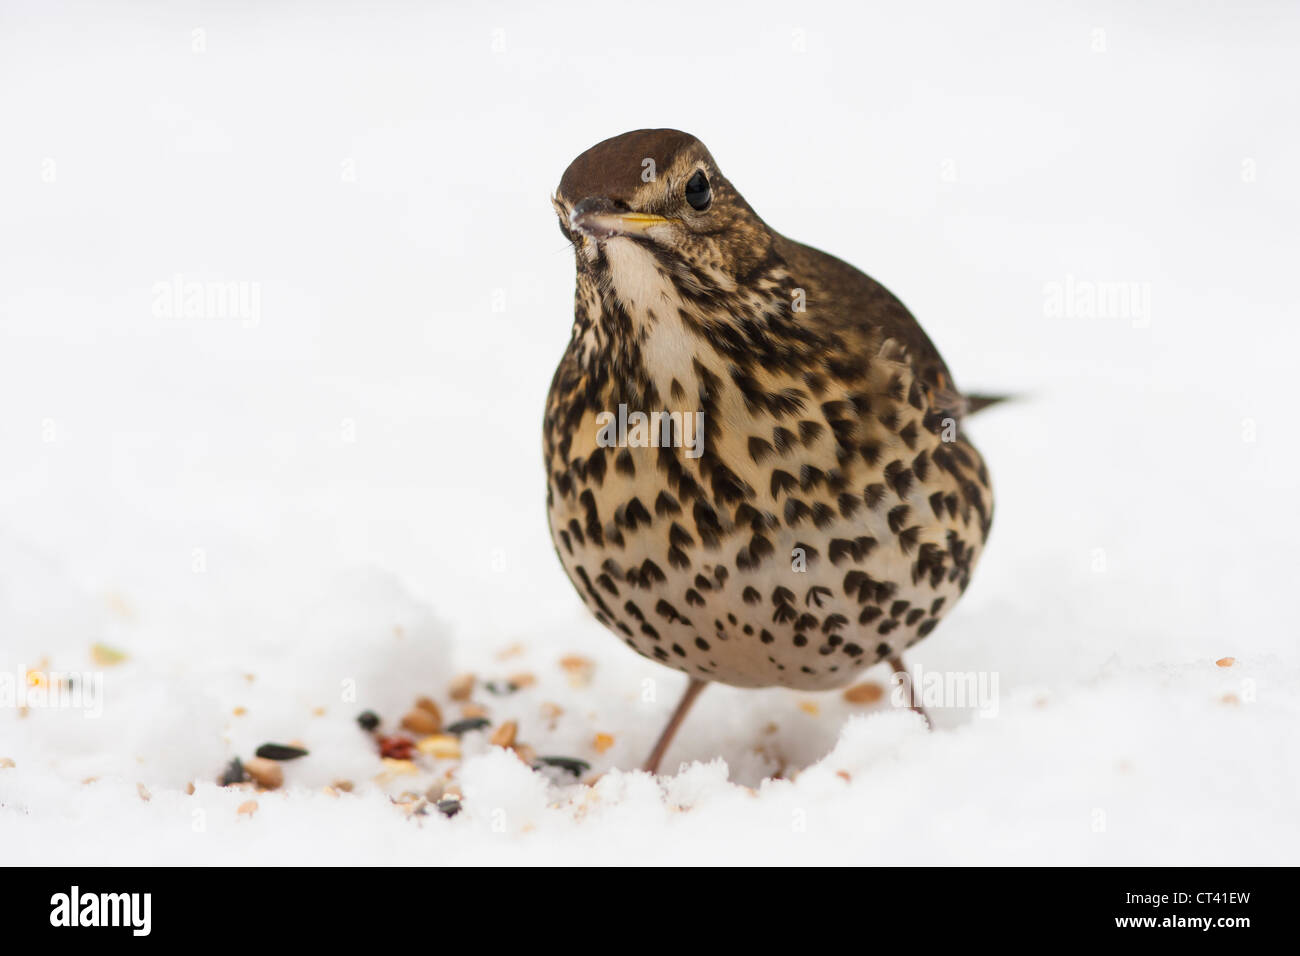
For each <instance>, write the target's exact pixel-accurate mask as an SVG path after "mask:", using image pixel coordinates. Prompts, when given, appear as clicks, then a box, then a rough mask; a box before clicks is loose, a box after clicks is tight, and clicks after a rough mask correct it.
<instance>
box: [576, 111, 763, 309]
mask: <svg viewBox="0 0 1300 956" xmlns="http://www.w3.org/2000/svg"><path fill="white" fill-rule="evenodd" d="M552 202H553V204H554V206H555V211H556V213H557V215H558V216H559V218H560V230H561V231H562V232H563V233H564V235H565V236H566V237H567V238H568V239H569V241H570V242H572V243H573V245H574V247H575V249H576V251H577V260H578V271H579V274H580V275H581V274H583V273H584V272H586V273H587V274H589V275H592V276H593V277H594V278H596V279H598V280H600V279H605V280H608V282H609V284H610V285H612V286H613V287H614V288H615V289H620V288H623V289H637V288H641V287H644V284H645V279H646V275H645V273H647V272H655V271H657V272H658V273H659V274H662V275H665V276H671V277H672V278H673V279H674V280H675V282H677V283H678V284H679V285H681V284H687V285H692V286H694V287H695V289H696V290H697V291H703V290H709V289H718V290H722V291H726V290H729V289H734V288H735V287H736V285H737V284H738V282H739V280H741V279H742V278H744V277H745V276H747V275H749V274H750V273H751V272H752V270H753V269H754V268H756V267H757V266H758V265H759V264H761V263H762V262H764V261H765V260H766V259H767V257H768V256H769V254H770V252H771V249H772V238H773V237H772V233H771V231H770V230H769V229H768V227H767V225H766V224H765V223H764V222H763V221H762V220H761V219H760V218H759V217H758V215H757V214H756V213H755V212H754V210H753V209H751V208H750V206H749V204H748V203H747V202H745V200H744V197H742V196H741V195H740V193H738V192H737V191H736V190H735V188H734V187H733V186H732V185H731V183H730V182H728V181H727V179H726V177H724V176H723V175H722V172H721V171H720V170H719V169H718V166H717V163H715V162H714V160H713V157H712V156H711V155H709V151H708V150H707V149H706V148H705V147H704V144H703V143H701V142H700V141H699V140H697V139H696V138H695V137H694V136H691V135H690V134H689V133H683V132H680V131H679V130H674V129H642V130H635V131H633V132H631V133H624V134H622V135H621V136H615V137H613V138H612V139H607V140H605V141H604V142H601V143H597V144H596V145H595V146H593V147H591V148H590V149H588V150H587V151H586V152H584V153H582V154H581V155H580V156H579V157H578V158H577V159H575V160H574V161H573V162H572V163H570V164H569V168H568V169H566V170H565V171H564V176H563V177H562V178H561V179H560V186H559V189H558V190H557V191H556V194H555V197H554V199H553V200H552Z"/></svg>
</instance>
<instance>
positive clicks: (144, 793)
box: [135, 783, 153, 803]
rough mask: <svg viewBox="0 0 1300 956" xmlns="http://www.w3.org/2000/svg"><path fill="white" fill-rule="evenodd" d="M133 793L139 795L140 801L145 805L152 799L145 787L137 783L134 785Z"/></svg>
mask: <svg viewBox="0 0 1300 956" xmlns="http://www.w3.org/2000/svg"><path fill="white" fill-rule="evenodd" d="M135 792H136V793H138V794H139V795H140V799H141V800H143V801H144V802H145V803H148V802H149V801H150V800H152V799H153V794H151V793H150V792H149V790H148V788H147V787H145V785H144V784H142V783H137V784H136V785H135Z"/></svg>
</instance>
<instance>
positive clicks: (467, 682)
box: [447, 674, 474, 701]
mask: <svg viewBox="0 0 1300 956" xmlns="http://www.w3.org/2000/svg"><path fill="white" fill-rule="evenodd" d="M447 693H448V695H449V696H450V697H451V699H452V700H455V701H462V700H469V698H470V695H471V694H472V693H474V675H473V674H461V675H460V676H459V677H457V678H456V679H455V680H453V681H452V682H451V686H450V687H449V688H448V691H447Z"/></svg>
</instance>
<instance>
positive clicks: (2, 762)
mask: <svg viewBox="0 0 1300 956" xmlns="http://www.w3.org/2000/svg"><path fill="white" fill-rule="evenodd" d="M16 766H18V764H16V763H14V758H13V757H0V770H11V769H13V768H14V767H16Z"/></svg>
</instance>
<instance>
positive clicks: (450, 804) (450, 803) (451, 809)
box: [437, 800, 460, 817]
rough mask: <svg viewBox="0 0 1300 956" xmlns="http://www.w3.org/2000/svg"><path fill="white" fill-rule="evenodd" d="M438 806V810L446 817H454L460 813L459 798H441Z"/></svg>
mask: <svg viewBox="0 0 1300 956" xmlns="http://www.w3.org/2000/svg"><path fill="white" fill-rule="evenodd" d="M437 806H438V812H439V813H441V814H442V815H443V816H444V817H454V816H455V815H456V814H458V813H460V801H459V800H439V801H438V803H437Z"/></svg>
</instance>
